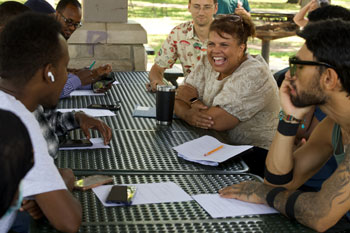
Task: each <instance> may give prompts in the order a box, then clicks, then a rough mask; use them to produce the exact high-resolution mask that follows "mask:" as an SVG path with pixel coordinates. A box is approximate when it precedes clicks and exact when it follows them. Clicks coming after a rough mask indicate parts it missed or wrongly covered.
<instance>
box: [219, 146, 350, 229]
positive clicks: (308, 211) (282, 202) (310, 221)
mask: <svg viewBox="0 0 350 233" xmlns="http://www.w3.org/2000/svg"><path fill="white" fill-rule="evenodd" d="M273 188H274V187H272V186H269V185H266V184H262V183H259V182H251V181H250V182H242V183H240V184H236V185H232V186H229V187H226V188H224V189H221V190H220V191H219V193H220V195H221V196H222V197H225V198H235V199H238V200H242V201H247V202H252V203H262V204H267V202H266V196H267V194H268V193H269V191H271V190H272V189H273ZM292 193H294V191H293V190H287V191H283V192H281V193H279V194H278V195H277V196H276V198H275V200H274V206H275V208H276V209H277V210H278V211H280V212H281V213H282V214H284V215H286V213H285V208H286V203H287V200H288V197H289V196H290V195H291V194H292ZM349 209H350V150H348V151H347V153H346V155H345V159H344V161H343V162H342V163H341V164H340V165H339V167H338V169H337V170H336V171H335V172H334V174H333V175H332V176H331V177H330V178H329V179H328V180H326V181H325V182H324V183H323V185H322V188H321V190H320V191H319V192H305V193H302V194H301V195H300V196H299V197H298V198H297V200H296V202H295V205H294V213H295V218H296V220H297V221H298V222H300V223H302V224H304V225H306V226H308V227H310V228H312V229H314V230H317V231H325V230H327V229H329V228H330V227H332V226H333V225H334V224H336V223H337V222H338V221H339V219H340V218H341V217H342V216H343V215H344V214H345V213H346V212H347V211H348V210H349Z"/></svg>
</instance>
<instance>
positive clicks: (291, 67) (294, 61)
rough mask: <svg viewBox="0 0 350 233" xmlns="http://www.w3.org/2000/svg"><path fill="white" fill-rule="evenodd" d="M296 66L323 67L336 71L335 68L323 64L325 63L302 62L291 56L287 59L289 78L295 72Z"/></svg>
mask: <svg viewBox="0 0 350 233" xmlns="http://www.w3.org/2000/svg"><path fill="white" fill-rule="evenodd" d="M297 65H307V66H325V67H328V68H332V69H334V70H335V71H336V69H335V67H334V66H332V65H330V64H328V63H325V62H318V61H303V60H299V59H298V58H297V57H295V56H293V57H290V58H289V72H290V76H291V77H293V76H294V75H295V73H296V71H297Z"/></svg>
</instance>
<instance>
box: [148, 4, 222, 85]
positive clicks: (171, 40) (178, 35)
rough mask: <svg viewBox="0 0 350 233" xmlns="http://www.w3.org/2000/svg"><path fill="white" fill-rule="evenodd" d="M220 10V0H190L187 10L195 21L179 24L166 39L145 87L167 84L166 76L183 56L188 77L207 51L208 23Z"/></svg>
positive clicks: (185, 73) (183, 63) (182, 60)
mask: <svg viewBox="0 0 350 233" xmlns="http://www.w3.org/2000/svg"><path fill="white" fill-rule="evenodd" d="M217 9H218V4H217V0H189V2H188V11H189V12H190V13H191V15H192V21H188V22H185V23H182V24H180V25H178V26H176V27H175V28H174V29H173V30H171V32H170V34H169V36H168V38H167V39H166V40H165V41H164V43H163V45H162V47H161V48H160V50H159V52H158V55H157V57H156V59H155V63H154V64H153V66H152V68H151V70H150V73H149V80H150V83H148V84H146V87H147V89H148V90H150V91H156V89H157V85H158V84H160V85H162V84H164V82H163V75H164V71H165V70H166V69H169V68H171V67H172V66H173V65H174V64H175V62H176V60H177V59H180V62H181V65H182V70H183V73H184V76H185V78H186V77H187V76H188V74H189V73H191V71H192V70H193V68H194V66H195V65H196V64H197V62H198V61H199V60H200V59H201V57H202V55H203V54H205V53H206V50H207V44H206V43H207V40H208V33H209V26H210V24H211V22H212V21H213V15H214V14H215V13H216V11H217Z"/></svg>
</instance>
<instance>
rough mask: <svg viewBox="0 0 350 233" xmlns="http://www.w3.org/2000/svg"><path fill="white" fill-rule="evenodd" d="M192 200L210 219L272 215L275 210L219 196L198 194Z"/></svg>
mask: <svg viewBox="0 0 350 233" xmlns="http://www.w3.org/2000/svg"><path fill="white" fill-rule="evenodd" d="M192 198H193V199H194V200H195V201H196V202H198V204H199V205H201V206H202V208H203V209H205V211H207V212H208V214H209V215H210V216H211V217H212V218H226V217H235V216H242V215H251V214H274V213H278V211H277V210H275V209H273V208H271V207H269V206H266V205H263V204H253V203H249V202H244V201H239V200H236V199H228V198H222V197H220V195H219V194H199V195H193V196H192Z"/></svg>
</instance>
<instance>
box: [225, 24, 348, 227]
mask: <svg viewBox="0 0 350 233" xmlns="http://www.w3.org/2000/svg"><path fill="white" fill-rule="evenodd" d="M349 32H350V22H345V21H343V20H340V19H335V20H325V21H319V22H315V23H310V24H308V25H307V26H306V27H305V28H304V30H303V31H301V32H300V33H298V34H299V36H301V37H302V38H304V39H305V40H306V43H305V44H304V45H303V46H302V48H301V49H300V50H299V51H298V53H297V56H296V57H295V58H291V59H290V71H288V72H287V74H286V79H285V80H284V81H283V83H282V86H281V88H280V100H281V107H282V111H281V114H280V121H279V126H278V132H277V133H276V135H275V137H274V140H273V142H272V144H271V147H270V150H269V153H268V156H267V159H266V171H265V184H263V183H259V182H242V183H240V184H236V185H232V186H230V187H226V188H224V189H222V190H220V191H219V193H220V195H221V196H222V197H226V198H236V199H239V200H243V201H248V202H253V203H263V204H266V205H270V206H271V207H274V208H276V209H277V210H279V211H280V212H281V213H283V214H285V215H286V216H288V217H289V218H291V219H296V220H297V221H299V222H300V223H302V224H304V225H306V226H308V227H310V228H312V229H315V230H317V231H322V232H323V231H325V230H327V229H329V228H331V227H332V226H334V225H335V224H336V223H338V224H336V225H335V226H334V227H333V228H332V229H331V230H344V229H349V228H350V223H349V221H348V220H347V217H346V216H347V215H348V214H347V212H348V211H349V210H350V198H349V196H350V185H349V184H350V151H349V150H347V151H346V153H344V146H343V145H348V144H350V117H349V115H350V98H349V96H350V33H349ZM314 105H318V106H319V107H320V109H321V110H322V111H323V112H325V113H326V114H327V117H326V118H325V119H324V120H323V121H322V122H321V123H320V124H319V125H318V126H317V127H316V129H315V130H314V131H313V132H312V134H311V136H310V138H309V140H308V141H307V142H306V143H305V145H303V146H302V147H300V148H299V149H298V150H296V151H294V152H293V150H292V148H293V142H294V139H295V134H296V132H297V129H298V127H299V125H300V124H302V123H303V118H304V117H305V115H306V113H307V112H309V111H310V109H311V108H312V106H314ZM333 155H335V156H336V159H337V162H338V163H339V165H338V168H337V170H336V171H335V172H334V173H333V174H332V176H331V177H330V178H328V179H327V180H326V181H325V182H324V183H323V185H322V188H321V190H320V191H318V192H302V191H300V190H297V191H296V189H298V188H299V187H300V186H301V185H302V184H303V183H305V181H306V180H307V179H309V178H310V177H311V176H313V175H314V174H315V173H316V172H317V171H318V170H319V169H320V168H321V167H322V166H323V164H325V163H326V162H327V160H328V159H329V158H330V157H331V156H333ZM345 214H346V215H345ZM344 215H345V216H344ZM342 216H344V217H342ZM339 220H341V221H339ZM343 222H344V223H345V224H341V223H343ZM335 228H337V229H335Z"/></svg>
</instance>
